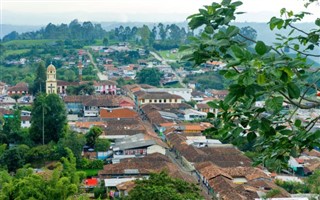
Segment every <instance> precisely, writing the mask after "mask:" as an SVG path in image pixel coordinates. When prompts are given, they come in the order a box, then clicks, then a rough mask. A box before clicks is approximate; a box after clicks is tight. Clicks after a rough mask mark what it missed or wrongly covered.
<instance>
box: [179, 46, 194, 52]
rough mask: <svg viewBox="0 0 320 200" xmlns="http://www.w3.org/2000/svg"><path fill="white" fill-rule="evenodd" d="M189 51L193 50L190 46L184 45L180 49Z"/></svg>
mask: <svg viewBox="0 0 320 200" xmlns="http://www.w3.org/2000/svg"><path fill="white" fill-rule="evenodd" d="M188 49H191V47H190V46H187V45H182V46H180V47H179V51H185V50H188Z"/></svg>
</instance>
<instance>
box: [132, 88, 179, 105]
mask: <svg viewBox="0 0 320 200" xmlns="http://www.w3.org/2000/svg"><path fill="white" fill-rule="evenodd" d="M133 95H134V101H135V104H136V107H137V108H140V106H141V105H143V104H148V103H153V104H157V103H163V104H179V103H182V101H183V98H182V97H181V96H178V95H174V94H170V93H168V92H145V91H142V90H140V91H137V92H134V93H133Z"/></svg>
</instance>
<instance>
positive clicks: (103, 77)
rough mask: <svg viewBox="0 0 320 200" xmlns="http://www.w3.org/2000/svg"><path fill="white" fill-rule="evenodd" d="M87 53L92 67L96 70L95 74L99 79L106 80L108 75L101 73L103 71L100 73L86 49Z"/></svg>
mask: <svg viewBox="0 0 320 200" xmlns="http://www.w3.org/2000/svg"><path fill="white" fill-rule="evenodd" d="M87 54H88V56H89V58H90V62H91V63H92V65H93V66H94V68H96V70H97V75H98V77H99V79H100V80H101V81H105V80H108V76H107V75H105V74H103V73H101V71H100V70H99V68H98V66H97V64H96V63H95V61H94V59H93V56H92V55H91V53H90V52H89V51H87Z"/></svg>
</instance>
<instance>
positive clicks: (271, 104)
mask: <svg viewBox="0 0 320 200" xmlns="http://www.w3.org/2000/svg"><path fill="white" fill-rule="evenodd" d="M282 104H283V97H281V96H278V97H271V98H269V99H267V100H266V109H267V111H270V112H275V113H277V112H279V111H280V110H281V109H282Z"/></svg>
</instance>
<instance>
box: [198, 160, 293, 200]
mask: <svg viewBox="0 0 320 200" xmlns="http://www.w3.org/2000/svg"><path fill="white" fill-rule="evenodd" d="M195 168H196V174H197V175H198V177H199V182H201V184H202V185H204V186H205V187H207V189H208V192H210V193H214V194H215V195H216V196H217V197H218V198H219V199H223V200H234V199H239V200H247V199H256V198H262V197H263V196H265V195H266V193H268V192H269V191H271V190H278V191H279V193H278V194H276V196H275V197H279V198H280V197H290V196H291V195H290V194H289V193H288V192H286V191H285V190H284V189H283V188H281V187H279V186H277V185H276V184H275V183H273V182H272V180H271V178H270V177H269V176H268V175H266V174H265V173H264V172H263V171H262V170H260V169H258V168H254V167H249V166H248V167H227V168H222V167H219V166H217V165H215V164H213V163H212V162H208V161H206V162H201V163H198V164H196V166H195Z"/></svg>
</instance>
